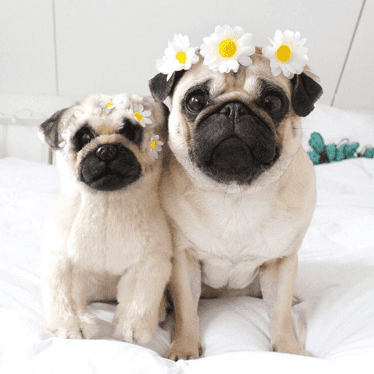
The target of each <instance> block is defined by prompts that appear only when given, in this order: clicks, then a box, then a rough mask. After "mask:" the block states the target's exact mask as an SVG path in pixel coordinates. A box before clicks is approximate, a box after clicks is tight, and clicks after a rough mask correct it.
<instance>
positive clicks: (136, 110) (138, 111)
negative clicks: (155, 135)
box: [131, 104, 152, 127]
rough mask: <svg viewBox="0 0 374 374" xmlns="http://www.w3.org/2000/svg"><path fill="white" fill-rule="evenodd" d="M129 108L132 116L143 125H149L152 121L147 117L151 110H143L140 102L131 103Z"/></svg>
mask: <svg viewBox="0 0 374 374" xmlns="http://www.w3.org/2000/svg"><path fill="white" fill-rule="evenodd" d="M131 110H132V112H133V114H134V118H135V119H136V120H137V121H139V122H140V124H141V125H142V126H143V127H145V125H150V124H151V123H152V121H151V120H150V119H149V118H147V117H149V116H150V115H151V114H152V112H151V111H150V110H144V107H143V105H142V104H138V105H136V104H132V105H131Z"/></svg>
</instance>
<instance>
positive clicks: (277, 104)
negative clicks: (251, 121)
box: [263, 95, 282, 114]
mask: <svg viewBox="0 0 374 374" xmlns="http://www.w3.org/2000/svg"><path fill="white" fill-rule="evenodd" d="M263 107H264V109H265V110H266V111H267V112H269V113H270V114H274V113H277V112H278V111H279V110H280V109H281V108H282V100H281V99H280V98H279V97H278V96H275V95H268V96H266V97H265V98H264V100H263Z"/></svg>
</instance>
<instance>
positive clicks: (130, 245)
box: [66, 193, 146, 275]
mask: <svg viewBox="0 0 374 374" xmlns="http://www.w3.org/2000/svg"><path fill="white" fill-rule="evenodd" d="M101 195H102V196H101V197H100V198H98V197H97V196H95V199H90V198H89V197H84V198H83V201H82V204H81V206H80V208H79V209H78V212H77V215H76V217H75V219H74V222H73V225H72V228H71V231H70V234H69V236H68V239H67V242H66V250H67V252H68V256H69V258H70V259H71V261H72V262H73V263H74V264H76V265H78V266H79V267H81V268H83V269H85V270H89V271H94V272H103V271H106V272H108V273H110V274H113V275H120V274H123V272H124V271H125V270H126V268H128V267H129V266H132V265H134V264H136V263H138V262H139V261H140V258H141V256H142V254H143V249H144V248H145V246H146V239H145V236H144V234H143V232H142V230H141V228H142V220H143V219H142V213H141V212H142V209H141V207H138V206H136V203H134V202H133V203H130V202H129V201H126V199H121V198H120V197H118V196H117V197H116V196H111V195H114V194H113V193H105V194H101Z"/></svg>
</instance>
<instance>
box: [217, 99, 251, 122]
mask: <svg viewBox="0 0 374 374" xmlns="http://www.w3.org/2000/svg"><path fill="white" fill-rule="evenodd" d="M220 113H222V114H226V115H227V116H229V118H230V119H233V120H237V119H239V118H240V117H241V116H244V115H245V114H249V110H248V108H247V107H246V106H245V105H244V104H242V103H239V102H232V103H228V104H226V105H225V106H224V107H223V108H222V109H221V110H220Z"/></svg>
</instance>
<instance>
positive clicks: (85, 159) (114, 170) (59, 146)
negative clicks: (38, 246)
mask: <svg viewBox="0 0 374 374" xmlns="http://www.w3.org/2000/svg"><path fill="white" fill-rule="evenodd" d="M166 115H167V108H166V107H165V106H164V105H163V104H157V103H155V102H154V101H153V100H152V99H151V98H141V97H138V96H127V95H125V94H123V95H115V96H103V95H101V94H97V95H91V96H88V97H87V98H85V99H84V100H82V101H80V102H78V103H77V104H76V105H74V106H72V107H71V108H66V109H63V110H61V111H59V112H57V113H55V114H54V115H53V116H52V117H51V118H50V119H48V120H47V121H46V122H44V123H43V124H41V125H40V132H41V136H42V138H43V139H44V140H45V142H46V143H47V144H48V145H49V146H50V147H51V148H52V149H53V150H55V151H57V152H56V153H57V166H58V169H59V172H60V182H61V184H60V190H59V192H58V195H57V197H56V198H55V200H54V202H53V204H52V206H51V208H50V211H49V215H48V218H47V221H46V225H45V230H44V238H43V280H42V292H43V301H44V310H45V319H46V322H47V327H48V329H49V330H50V331H51V332H53V333H54V334H55V335H56V336H58V337H63V338H74V339H81V338H92V337H95V335H96V333H97V330H98V325H97V317H96V316H95V315H93V314H92V313H90V312H89V311H88V310H87V304H88V303H90V302H93V301H111V300H116V301H118V306H117V309H116V313H115V318H114V321H115V337H116V338H117V339H123V340H125V341H127V342H139V343H142V344H143V343H146V342H148V341H149V340H150V339H151V337H152V335H153V333H154V331H155V328H156V326H157V322H158V313H159V306H160V303H161V300H162V297H163V292H164V289H165V286H166V284H167V282H168V281H169V278H170V274H171V260H170V259H171V254H172V250H171V237H170V231H169V228H168V226H167V222H166V219H165V215H164V213H163V211H162V210H161V208H160V201H159V196H158V189H159V181H160V175H161V164H162V160H161V159H162V157H161V156H162V155H161V154H160V151H161V146H162V142H166V136H167V135H166V133H165V130H164V128H165V126H164V123H165V119H166Z"/></svg>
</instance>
